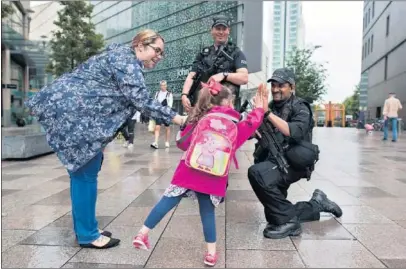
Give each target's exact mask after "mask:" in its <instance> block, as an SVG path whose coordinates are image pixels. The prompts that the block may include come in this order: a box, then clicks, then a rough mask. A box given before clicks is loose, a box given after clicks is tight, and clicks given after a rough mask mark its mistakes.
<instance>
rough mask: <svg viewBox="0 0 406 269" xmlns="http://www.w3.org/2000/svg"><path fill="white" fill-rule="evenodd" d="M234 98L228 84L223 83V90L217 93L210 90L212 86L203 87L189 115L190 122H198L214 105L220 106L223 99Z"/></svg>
mask: <svg viewBox="0 0 406 269" xmlns="http://www.w3.org/2000/svg"><path fill="white" fill-rule="evenodd" d="M232 99H233V94H232V92H231V90H230V89H229V88H227V87H226V86H223V85H221V90H220V91H219V92H218V93H217V94H216V95H213V94H212V93H211V92H210V88H208V87H204V88H202V89H201V90H200V92H199V97H198V99H197V103H196V105H195V107H194V108H193V110H192V112H191V114H190V116H189V117H188V122H189V123H196V122H198V121H199V120H200V119H201V118H202V117H203V116H204V115H206V113H207V112H208V111H209V110H210V109H211V108H212V107H213V106H220V105H221V103H222V102H223V100H230V101H232Z"/></svg>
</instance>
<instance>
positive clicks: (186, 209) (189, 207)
mask: <svg viewBox="0 0 406 269" xmlns="http://www.w3.org/2000/svg"><path fill="white" fill-rule="evenodd" d="M225 208H226V206H225V203H220V204H219V205H218V207H217V208H216V209H215V214H216V217H224V216H225V214H226V213H225ZM175 215H176V216H179V215H184V216H192V215H193V216H200V213H199V202H198V201H197V200H193V199H191V198H184V199H182V201H181V202H180V203H179V205H178V206H177V208H176V211H175Z"/></svg>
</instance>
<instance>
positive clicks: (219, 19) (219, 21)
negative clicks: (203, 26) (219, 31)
mask: <svg viewBox="0 0 406 269" xmlns="http://www.w3.org/2000/svg"><path fill="white" fill-rule="evenodd" d="M230 23H231V21H230V19H229V18H228V17H227V16H224V15H218V16H216V17H214V18H213V25H212V26H211V28H213V27H216V26H217V25H224V26H225V27H227V28H228V27H230Z"/></svg>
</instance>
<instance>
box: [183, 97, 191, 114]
mask: <svg viewBox="0 0 406 269" xmlns="http://www.w3.org/2000/svg"><path fill="white" fill-rule="evenodd" d="M182 105H183V107H184V108H185V110H186V111H187V112H189V111H190V109H191V108H192V106H191V104H190V100H189V98H187V96H186V95H182Z"/></svg>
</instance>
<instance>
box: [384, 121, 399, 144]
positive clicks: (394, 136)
mask: <svg viewBox="0 0 406 269" xmlns="http://www.w3.org/2000/svg"><path fill="white" fill-rule="evenodd" d="M389 121H391V123H392V140H394V141H396V140H397V139H398V118H388V119H387V120H386V121H385V123H384V126H383V139H388V125H389Z"/></svg>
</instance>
